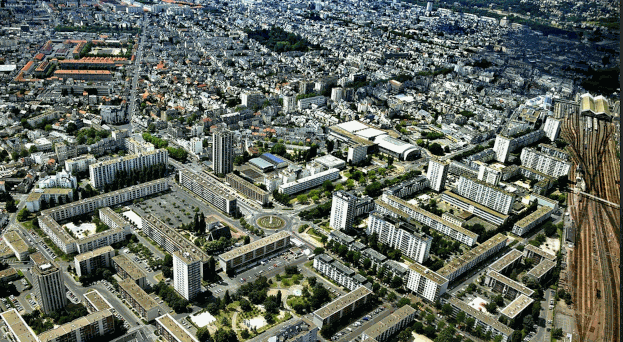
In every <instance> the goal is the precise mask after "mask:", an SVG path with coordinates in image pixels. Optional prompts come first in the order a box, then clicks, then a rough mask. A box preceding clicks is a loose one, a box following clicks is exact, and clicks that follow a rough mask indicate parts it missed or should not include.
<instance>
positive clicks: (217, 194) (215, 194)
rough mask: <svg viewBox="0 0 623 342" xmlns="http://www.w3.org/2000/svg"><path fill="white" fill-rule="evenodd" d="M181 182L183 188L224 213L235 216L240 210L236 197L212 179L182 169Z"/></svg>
mask: <svg viewBox="0 0 623 342" xmlns="http://www.w3.org/2000/svg"><path fill="white" fill-rule="evenodd" d="M179 182H180V184H181V185H182V186H183V187H185V188H186V189H188V190H190V191H191V192H192V193H194V194H195V195H197V196H199V197H201V198H202V199H203V200H204V201H206V202H208V203H210V204H211V205H213V206H215V207H216V208H217V209H219V210H221V211H223V212H224V213H227V214H229V215H233V214H235V213H236V212H237V210H238V209H237V200H236V197H235V196H233V195H232V194H230V193H229V192H227V191H226V190H225V189H224V184H222V183H220V182H219V181H217V180H216V179H213V178H212V177H208V176H204V175H200V174H197V173H193V172H190V171H188V170H184V169H182V170H180V172H179Z"/></svg>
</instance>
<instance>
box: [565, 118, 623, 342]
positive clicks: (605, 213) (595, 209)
mask: <svg viewBox="0 0 623 342" xmlns="http://www.w3.org/2000/svg"><path fill="white" fill-rule="evenodd" d="M586 119H589V120H591V123H590V126H589V125H588V122H587V121H585V120H586ZM587 128H588V129H587ZM613 134H614V125H612V124H611V123H609V122H606V121H597V122H595V120H593V118H582V117H581V116H580V115H579V114H575V115H571V116H570V117H568V118H566V119H565V120H564V122H563V128H562V136H563V138H564V139H565V140H566V141H567V142H569V146H568V148H567V150H568V151H569V153H570V155H571V159H572V160H573V162H574V163H575V164H576V165H581V167H582V171H583V176H584V177H583V178H584V181H585V184H586V193H589V194H592V195H594V196H597V197H601V198H604V199H606V200H608V201H611V202H614V203H620V199H619V195H620V188H619V184H620V179H619V164H618V159H617V158H616V156H615V146H614V143H613V141H612V136H613ZM575 173H576V170H575V169H572V170H571V172H570V173H569V179H570V180H571V181H574V180H575V176H576V174H575ZM568 204H569V210H570V211H571V215H572V217H573V219H574V220H575V224H576V226H577V228H578V229H577V232H576V234H577V238H576V247H575V249H574V250H573V251H572V252H571V253H572V257H571V259H570V265H569V267H570V272H569V277H570V278H571V279H570V282H569V284H571V293H572V294H573V299H574V305H575V317H576V327H577V331H578V333H579V339H580V341H607V342H610V341H620V338H621V337H620V335H619V334H620V332H619V310H618V308H619V296H620V293H619V276H620V268H619V264H620V259H619V258H620V246H619V244H618V241H619V240H618V237H619V234H620V229H619V227H620V220H621V218H620V216H619V215H618V210H615V208H612V207H610V206H608V205H607V204H605V203H602V202H599V201H596V200H593V199H591V198H588V197H585V196H576V195H575V194H573V193H570V194H569V203H568ZM597 290H599V291H600V292H601V293H600V296H599V298H598V296H597Z"/></svg>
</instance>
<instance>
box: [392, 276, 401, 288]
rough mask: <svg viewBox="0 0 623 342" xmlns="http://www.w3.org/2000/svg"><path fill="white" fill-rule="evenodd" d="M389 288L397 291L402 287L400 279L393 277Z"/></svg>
mask: <svg viewBox="0 0 623 342" xmlns="http://www.w3.org/2000/svg"><path fill="white" fill-rule="evenodd" d="M390 286H391V287H392V288H394V289H397V288H399V287H401V286H402V278H400V277H398V276H394V277H393V278H392V280H391V282H390Z"/></svg>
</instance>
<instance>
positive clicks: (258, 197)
mask: <svg viewBox="0 0 623 342" xmlns="http://www.w3.org/2000/svg"><path fill="white" fill-rule="evenodd" d="M225 181H226V182H227V183H229V185H231V187H232V188H234V189H236V191H238V192H239V193H241V194H243V195H245V196H246V197H248V198H250V199H252V200H254V201H256V202H258V203H260V204H261V205H267V204H268V196H269V193H268V191H266V190H263V189H261V188H259V187H258V186H257V185H255V184H253V183H251V182H248V181H246V180H245V179H243V178H242V177H240V176H237V175H235V174H234V173H228V174H227V175H225Z"/></svg>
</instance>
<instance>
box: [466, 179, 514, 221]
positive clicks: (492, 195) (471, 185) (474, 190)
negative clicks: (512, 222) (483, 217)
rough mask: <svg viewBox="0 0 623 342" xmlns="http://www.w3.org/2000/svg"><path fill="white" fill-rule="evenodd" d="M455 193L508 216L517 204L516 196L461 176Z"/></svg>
mask: <svg viewBox="0 0 623 342" xmlns="http://www.w3.org/2000/svg"><path fill="white" fill-rule="evenodd" d="M454 193H456V194H457V195H459V196H462V197H465V198H467V199H469V200H472V201H474V202H476V203H479V204H481V205H484V206H485V207H487V208H490V209H493V210H495V211H497V212H499V213H501V214H504V215H508V213H509V212H510V211H511V209H512V207H513V204H514V203H515V195H514V194H512V193H510V192H508V191H505V190H503V189H501V188H498V187H495V186H492V185H490V184H487V183H486V182H483V181H480V180H478V179H476V178H472V177H465V176H461V177H460V178H459V182H458V184H457V186H456V189H454Z"/></svg>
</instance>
